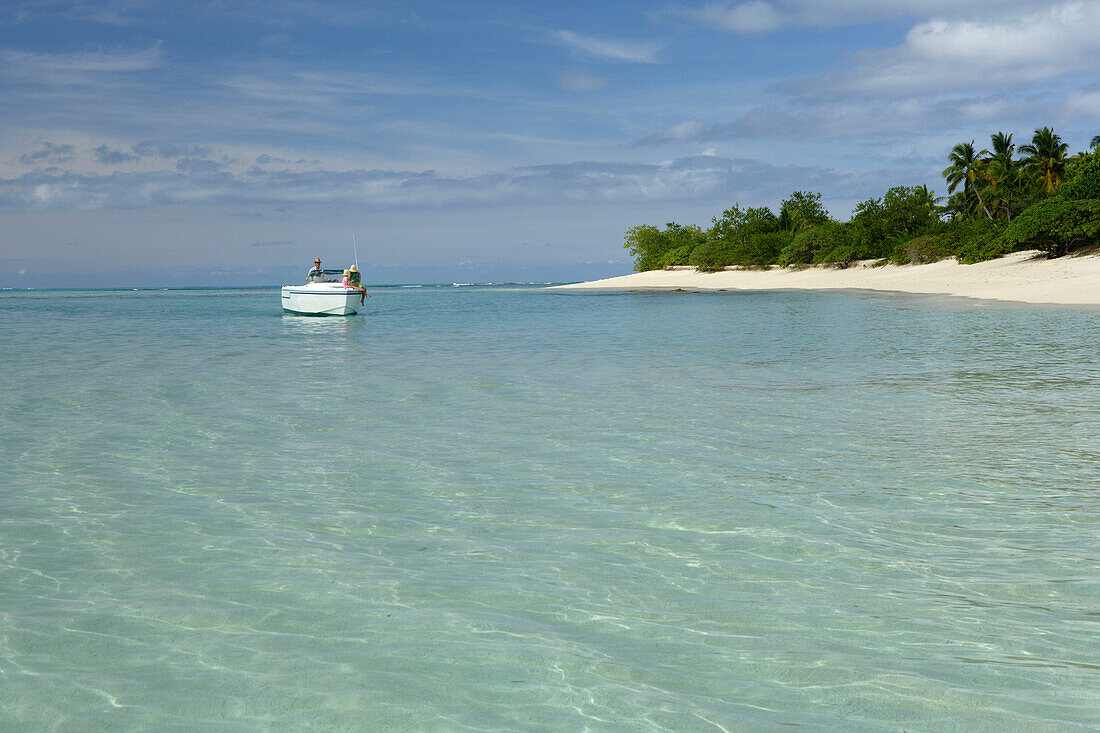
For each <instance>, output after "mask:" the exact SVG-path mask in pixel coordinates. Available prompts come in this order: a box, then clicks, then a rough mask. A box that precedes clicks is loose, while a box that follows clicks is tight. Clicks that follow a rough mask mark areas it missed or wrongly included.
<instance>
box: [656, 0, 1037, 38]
mask: <svg viewBox="0 0 1100 733" xmlns="http://www.w3.org/2000/svg"><path fill="white" fill-rule="evenodd" d="M1048 6H1049V3H1047V2H1043V1H1042V0H969V1H968V2H959V0H922V1H921V2H913V0H828V2H822V0H771V2H766V1H765V0H747V1H746V2H738V1H737V0H723V1H721V2H710V3H706V4H704V5H700V6H693V5H674V6H671V7H670V8H668V9H667V10H666V11H665V14H670V15H673V16H677V17H681V18H689V19H691V20H693V21H695V22H696V23H699V24H701V25H705V26H709V27H712V28H717V29H720V30H725V31H731V32H734V33H760V32H764V31H770V30H775V29H777V28H780V27H783V26H787V25H796V26H815V27H835V26H843V25H863V24H868V23H877V22H880V21H884V20H886V21H889V20H894V21H896V20H899V19H913V20H915V19H918V18H929V17H935V18H941V19H968V18H973V17H981V16H983V15H984V16H996V15H1002V14H1005V13H1009V14H1013V13H1019V12H1026V11H1029V10H1031V11H1036V10H1041V9H1043V8H1046V7H1048ZM658 15H660V14H658Z"/></svg>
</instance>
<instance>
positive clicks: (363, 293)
mask: <svg viewBox="0 0 1100 733" xmlns="http://www.w3.org/2000/svg"><path fill="white" fill-rule="evenodd" d="M347 273H348V278H347V284H346V285H345V287H349V288H355V289H356V290H358V291H359V305H363V299H364V298H369V297H370V296H369V295H367V289H366V288H365V287H363V284H362V282H361V278H360V275H359V268H358V267H356V266H355V265H352V266H351V269H350V270H348V271H347Z"/></svg>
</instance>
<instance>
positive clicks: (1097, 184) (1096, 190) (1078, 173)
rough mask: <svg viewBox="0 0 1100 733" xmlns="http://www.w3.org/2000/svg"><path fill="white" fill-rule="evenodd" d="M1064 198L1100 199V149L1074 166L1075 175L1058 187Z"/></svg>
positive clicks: (1060, 194)
mask: <svg viewBox="0 0 1100 733" xmlns="http://www.w3.org/2000/svg"><path fill="white" fill-rule="evenodd" d="M1058 195H1059V196H1061V197H1062V198H1064V199H1070V200H1080V199H1100V150H1096V151H1094V152H1093V153H1092V154H1091V155H1086V156H1084V158H1083V159H1082V160H1081V161H1079V162H1078V163H1076V164H1074V166H1073V175H1072V176H1071V177H1070V179H1069V180H1068V181H1066V182H1065V183H1063V184H1062V187H1061V188H1059V189H1058Z"/></svg>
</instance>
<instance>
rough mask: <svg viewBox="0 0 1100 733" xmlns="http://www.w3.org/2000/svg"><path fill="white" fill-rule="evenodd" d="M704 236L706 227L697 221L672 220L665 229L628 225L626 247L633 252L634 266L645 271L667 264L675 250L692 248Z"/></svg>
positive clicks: (689, 249) (640, 270) (639, 270)
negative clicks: (679, 222) (687, 222)
mask: <svg viewBox="0 0 1100 733" xmlns="http://www.w3.org/2000/svg"><path fill="white" fill-rule="evenodd" d="M705 238H706V235H705V234H703V230H701V229H700V228H699V227H697V226H695V225H694V224H689V225H687V226H684V225H682V224H677V223H676V222H674V221H673V222H669V223H668V224H666V225H665V229H663V230H661V229H658V228H657V227H655V226H649V225H643V226H636V227H631V228H630V229H627V230H626V242H625V243H624V244H623V247H625V248H626V249H629V250H630V253H631V254H632V255H634V269H635V270H637V271H638V272H644V271H646V270H659V269H661V268H662V267H667V264H666V262H667V261H668V260H669V259H670V258H675V257H676V255H675V254H673V253H674V252H675V251H676V250H680V249H683V248H685V247H686V248H687V251H688V252H690V251H691V250H692V249H694V248H695V246H696V245H698V244H699V243H700V242H702V241H704V239H705Z"/></svg>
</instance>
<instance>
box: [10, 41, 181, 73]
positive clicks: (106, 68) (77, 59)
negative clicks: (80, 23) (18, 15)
mask: <svg viewBox="0 0 1100 733" xmlns="http://www.w3.org/2000/svg"><path fill="white" fill-rule="evenodd" d="M0 57H2V58H3V60H4V65H3V71H4V74H5V75H6V76H10V77H16V78H24V79H25V78H35V77H40V76H45V77H49V78H51V79H52V78H61V77H62V75H64V74H74V73H76V74H79V73H82V72H88V73H104V74H111V73H122V72H135V71H147V70H149V69H155V68H157V67H159V66H160V65H161V64H163V63H164V54H163V52H162V51H161V44H160V43H156V44H154V45H153V46H152V47H150V48H147V49H145V50H143V51H101V52H97V53H31V52H28V51H20V50H17V49H6V50H4V51H3V52H2V53H0Z"/></svg>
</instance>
